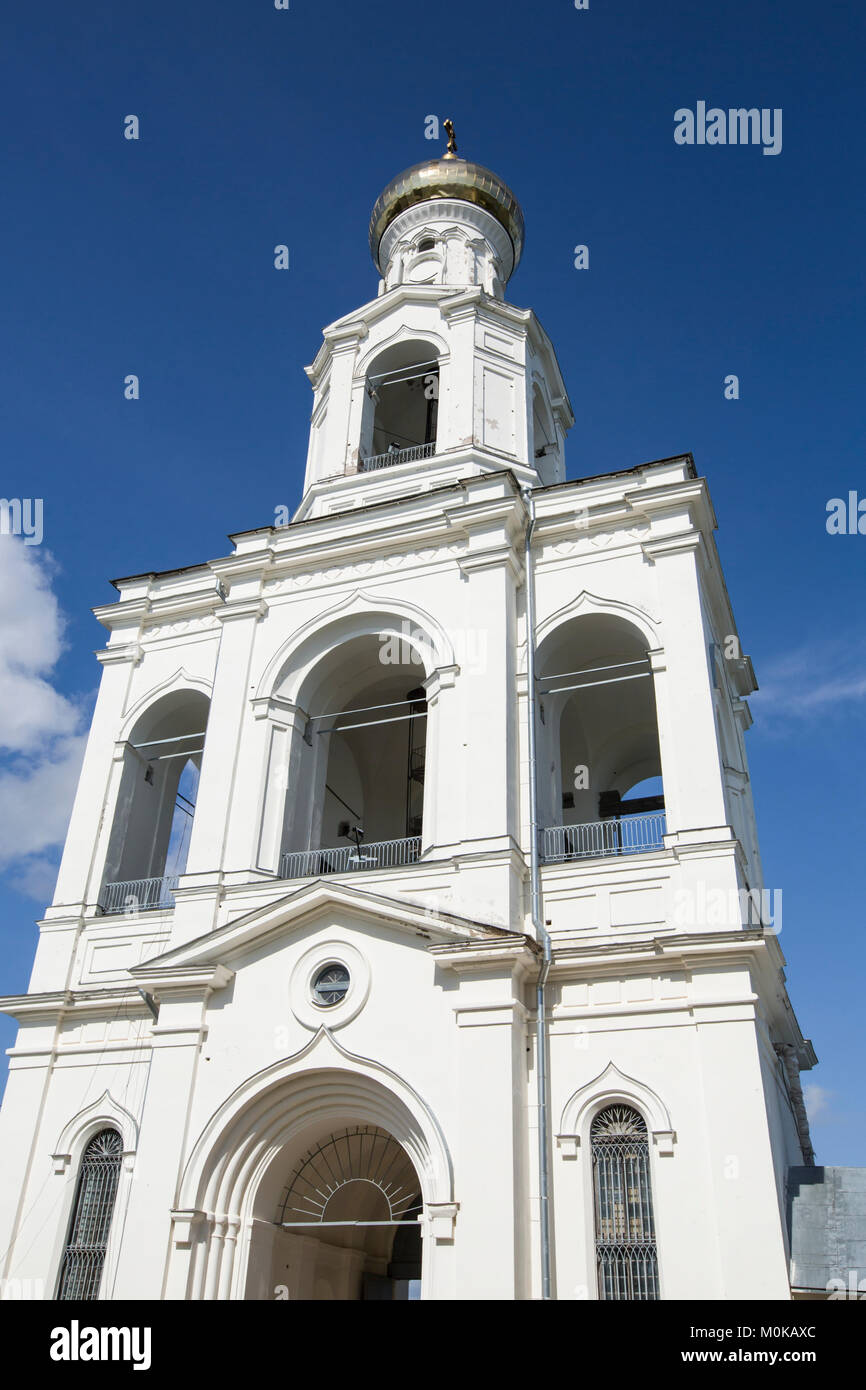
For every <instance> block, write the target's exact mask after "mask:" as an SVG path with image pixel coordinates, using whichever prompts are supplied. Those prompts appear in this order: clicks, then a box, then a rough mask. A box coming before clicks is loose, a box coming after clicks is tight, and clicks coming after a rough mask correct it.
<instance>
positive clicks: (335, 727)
mask: <svg viewBox="0 0 866 1390" xmlns="http://www.w3.org/2000/svg"><path fill="white" fill-rule="evenodd" d="M346 713H347V714H351V713H352V711H351V710H347V711H346ZM426 718H427V711H426V709H425V710H424V712H423V713H422V714H395V715H394V718H393V719H365V720H364V722H363V724H332V725H331V728H330V729H317V730H316V733H317V734H336V733H344V732H345V731H346V729H371V728H372V727H373V725H374V724H402V722H403V720H404V719H426Z"/></svg>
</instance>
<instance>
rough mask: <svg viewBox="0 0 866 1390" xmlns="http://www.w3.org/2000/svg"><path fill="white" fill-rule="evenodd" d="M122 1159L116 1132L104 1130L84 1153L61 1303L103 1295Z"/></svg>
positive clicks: (61, 1284) (59, 1293) (59, 1294)
mask: <svg viewBox="0 0 866 1390" xmlns="http://www.w3.org/2000/svg"><path fill="white" fill-rule="evenodd" d="M122 1157H123V1141H122V1139H121V1137H120V1135H119V1134H118V1133H117V1130H115V1129H103V1130H100V1132H99V1133H98V1134H95V1135H94V1137H93V1138H92V1139H91V1141H90V1143H89V1144H88V1145H87V1148H86V1149H85V1150H84V1156H83V1158H82V1160H81V1170H80V1172H79V1175H78V1186H77V1188H76V1191H75V1202H74V1205H73V1208H72V1221H71V1222H70V1226H69V1239H68V1241H67V1243H66V1250H65V1251H64V1255H63V1264H62V1266H61V1270H60V1282H59V1285H58V1289H57V1297H58V1299H60V1300H67V1299H95V1298H96V1297H97V1296H98V1294H99V1284H100V1280H101V1279H102V1267H103V1265H104V1263H105V1249H106V1246H107V1244H108V1231H109V1227H110V1226H111V1215H112V1212H113V1211H114V1199H115V1196H116V1194H117V1180H118V1178H119V1176H120V1164H121V1159H122Z"/></svg>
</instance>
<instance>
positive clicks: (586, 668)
mask: <svg viewBox="0 0 866 1390" xmlns="http://www.w3.org/2000/svg"><path fill="white" fill-rule="evenodd" d="M647 651H648V648H647V643H646V639H645V638H644V636H643V634H642V633H640V632H639V631H638V629H637V628H636V627H635V626H634V625H633V624H631V623H629V622H627V621H626V620H624V619H622V618H618V617H613V616H610V615H607V614H586V615H584V616H582V617H578V618H574V619H572V620H571V621H569V622H567V623H565V624H563V625H562V627H560V628H558V629H557V630H556V631H555V632H553V633H551V634H550V635H549V637H547V639H546V640H545V641H544V642H542V643H541V645H540V647H539V654H538V670H539V673H540V676H539V684H538V701H539V720H540V723H541V728H540V731H539V733H540V738H539V747H540V750H541V757H540V763H541V766H540V768H539V785H540V789H541V803H542V816H543V823H544V827H545V828H544V831H543V847H542V849H543V854H544V857H545V859H546V860H547V861H548V862H549V861H551V860H554V861H555V860H565V859H580V858H584V857H592V856H596V855H607V854H625V853H636V852H639V851H642V850H649V849H659V848H662V846H663V843H664V841H663V837H664V833H665V828H666V826H665V815H664V806H665V803H664V787H663V782H662V766H661V751H660V745H659V735H658V719H657V714H656V702H655V691H654V686H653V679H652V672H651V670H650V664H649V659H648V655H647Z"/></svg>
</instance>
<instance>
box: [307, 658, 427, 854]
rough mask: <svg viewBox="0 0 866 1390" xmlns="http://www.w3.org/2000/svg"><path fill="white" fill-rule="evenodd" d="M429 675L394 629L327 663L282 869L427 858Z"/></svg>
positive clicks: (316, 684) (319, 676) (313, 706)
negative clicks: (424, 855)
mask: <svg viewBox="0 0 866 1390" xmlns="http://www.w3.org/2000/svg"><path fill="white" fill-rule="evenodd" d="M425 674H426V673H425V669H424V666H423V665H422V664H421V662H420V658H419V655H418V652H417V650H416V648H415V647H414V646H413V645H412V644H411V643H410V642H408V641H407V640H406V639H405V638H404V637H402V636H399V635H397V634H395V633H394V632H393V630H392V631H391V632H383V633H380V634H373V633H366V634H363V635H359V636H357V637H354V638H349V639H348V640H346V641H344V642H342V643H341V644H340V645H339V646H338V647H336V648H335V649H334V650H333V651H332V652H331V653H330V654H329V655H328V656H327V657H326V658H325V659H324V660H323V661H322V662H321V663H320V665H319V667H318V668H317V671H316V673H315V677H314V678H313V679H312V681H311V686H310V694H309V697H308V698H309V705H308V709H309V718H308V721H307V724H306V728H305V730H304V732H303V734H302V735H301V734H300V733H298V734H297V735H296V740H295V749H294V756H293V758H292V775H291V776H290V777H289V779H288V786H287V790H286V804H285V813H284V820H283V836H282V847H281V861H280V872H281V874H282V876H283V877H285V878H297V877H302V876H307V875H312V874H316V875H318V874H324V873H347V872H353V871H357V870H363V869H373V868H392V867H398V866H400V865H403V864H411V863H415V862H416V861H417V859H418V858H419V857H420V854H421V839H422V832H423V823H424V783H425V771H426V742H427V696H426V691H425V689H424V686H423V684H422V682H423V680H424V679H425Z"/></svg>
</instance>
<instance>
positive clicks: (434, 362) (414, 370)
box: [367, 357, 439, 386]
mask: <svg viewBox="0 0 866 1390" xmlns="http://www.w3.org/2000/svg"><path fill="white" fill-rule="evenodd" d="M438 366H439V359H438V357H434V358H431V360H430V361H429V362H413V364H412V366H411V367H410V369H409V373H408V375H406V376H397V373H398V372H401V371H402V370H403V368H402V367H392V368H391V370H390V372H375V373H374V374H373V375H372V376H368V377H367V380H368V381H377V382H378V383H379V385H380V386H396V385H397V383H398V382H400V381H413V380H414V379H415V377H418V376H429V375H430V373H429V372H424V371H422V370H421V368H422V367H438ZM386 376H392V377H393V378H394V380H393V381H386V380H385V378H386Z"/></svg>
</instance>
